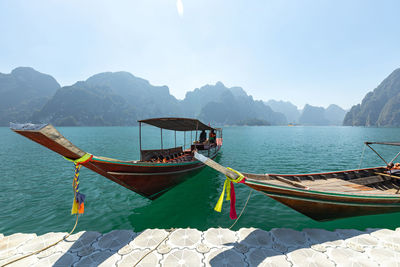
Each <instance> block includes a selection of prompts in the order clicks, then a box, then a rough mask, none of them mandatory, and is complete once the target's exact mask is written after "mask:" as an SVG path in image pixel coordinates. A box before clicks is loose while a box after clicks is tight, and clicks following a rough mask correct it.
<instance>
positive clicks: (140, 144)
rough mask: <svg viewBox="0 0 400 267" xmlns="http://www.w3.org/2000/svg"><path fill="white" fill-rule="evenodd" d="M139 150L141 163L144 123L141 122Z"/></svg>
mask: <svg viewBox="0 0 400 267" xmlns="http://www.w3.org/2000/svg"><path fill="white" fill-rule="evenodd" d="M139 148H140V161H142V123H141V122H139Z"/></svg>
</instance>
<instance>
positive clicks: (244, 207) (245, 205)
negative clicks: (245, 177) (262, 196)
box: [228, 189, 253, 230]
mask: <svg viewBox="0 0 400 267" xmlns="http://www.w3.org/2000/svg"><path fill="white" fill-rule="evenodd" d="M252 192H253V190H251V189H250V192H249V196H248V197H247V200H246V203H245V204H244V206H243V208H242V211H241V212H240V214H239V216H238V217H237V219H236V220H235V222H234V223H233V224H232V225H231V226H230V227H229V228H228V229H229V230H231V229H232V227H233V226H234V225H235V224H236V223H237V221H238V220H239V219H240V216H242V214H243V212H244V210H245V209H246V207H247V203H249V199H250V196H251V193H252Z"/></svg>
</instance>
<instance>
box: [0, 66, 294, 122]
mask: <svg viewBox="0 0 400 267" xmlns="http://www.w3.org/2000/svg"><path fill="white" fill-rule="evenodd" d="M0 99H1V100H0V114H1V115H0V125H2V126H6V125H8V123H9V122H10V121H12V122H27V121H30V122H34V123H52V124H54V125H61V126H80V125H87V126H102V125H110V126H112V125H136V124H137V120H139V119H145V118H150V117H165V116H180V117H197V118H200V119H201V120H203V121H204V122H205V123H209V122H211V123H216V124H223V125H285V124H286V123H287V120H286V117H285V115H283V114H282V113H279V112H274V111H273V110H272V109H271V108H270V107H269V106H267V105H265V104H264V103H263V102H262V101H256V100H254V99H253V97H252V96H249V95H248V94H247V93H246V92H245V91H244V90H243V89H242V88H240V87H232V88H227V87H226V86H225V85H224V84H223V83H221V82H218V83H216V84H215V85H205V86H203V87H201V88H197V89H195V90H194V91H190V92H187V94H186V97H185V99H184V100H177V99H176V98H175V97H174V96H172V95H171V94H170V92H169V88H168V87H167V86H153V85H151V84H150V83H149V82H148V81H146V80H144V79H141V78H138V77H135V76H134V75H132V74H130V73H128V72H114V73H112V72H105V73H99V74H96V75H94V76H92V77H90V78H88V79H87V80H86V81H80V82H77V83H75V84H73V85H71V86H64V87H60V85H59V84H58V83H57V81H56V80H55V79H54V78H53V77H51V76H50V75H46V74H42V73H40V72H37V71H35V70H34V69H32V68H25V67H24V68H22V67H21V68H17V69H15V70H13V71H12V72H11V73H10V74H1V73H0Z"/></svg>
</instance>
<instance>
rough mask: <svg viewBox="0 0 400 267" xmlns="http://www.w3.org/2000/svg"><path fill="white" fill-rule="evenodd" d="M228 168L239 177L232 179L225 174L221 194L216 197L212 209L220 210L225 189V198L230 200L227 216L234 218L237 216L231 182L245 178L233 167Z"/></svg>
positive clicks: (233, 189) (237, 181) (241, 181)
mask: <svg viewBox="0 0 400 267" xmlns="http://www.w3.org/2000/svg"><path fill="white" fill-rule="evenodd" d="M227 169H228V170H231V171H233V172H234V173H236V174H238V175H239V177H238V178H236V179H232V178H230V177H228V176H226V179H225V182H224V188H223V189H222V193H221V196H220V197H219V199H218V202H217V204H216V205H215V208H214V210H215V211H218V212H221V210H222V203H223V202H224V195H225V191H226V200H230V201H231V210H230V212H229V217H230V218H231V219H232V220H234V219H236V218H237V214H236V205H235V204H236V194H235V187H234V185H233V183H244V182H245V181H246V178H245V177H244V176H243V174H241V173H240V172H238V171H235V170H234V169H231V168H229V167H228V168H227Z"/></svg>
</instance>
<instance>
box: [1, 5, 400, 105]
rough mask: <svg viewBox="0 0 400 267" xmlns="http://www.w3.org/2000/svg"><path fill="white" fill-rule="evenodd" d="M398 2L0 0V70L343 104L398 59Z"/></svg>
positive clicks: (356, 98) (181, 91) (179, 92)
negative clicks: (119, 78)
mask: <svg viewBox="0 0 400 267" xmlns="http://www.w3.org/2000/svg"><path fill="white" fill-rule="evenodd" d="M180 2H181V5H180ZM178 7H179V8H178ZM399 10H400V1H388V0H383V1H368V0H363V1H356V0H347V1H338V0H336V1H324V0H315V1H295V0H291V1H289V0H288V1H286V0H276V1H271V0H264V1H261V0H260V1H237V0H230V1H223V0H212V1H211V0H201V1H198V0H178V1H177V0H158V1H155V0H142V1H134V0H126V1H119V0H114V1H102V0H64V1H61V0H35V1H28V0H25V1H19V0H0V72H3V73H9V72H10V71H11V70H12V69H13V68H15V67H18V66H31V67H33V68H35V69H37V70H38V71H40V72H44V73H48V74H51V75H52V76H53V77H55V78H56V79H57V80H58V81H59V82H60V83H61V84H62V85H69V84H72V83H74V82H75V81H77V80H85V79H87V78H88V77H89V76H91V75H93V74H96V73H99V72H104V71H120V70H124V71H128V72H131V73H132V74H134V75H135V76H139V77H142V78H145V79H147V80H149V81H150V82H151V83H152V84H154V85H168V86H169V88H170V91H171V93H172V94H173V95H175V96H176V97H177V98H180V99H182V98H184V96H185V92H186V91H189V90H193V89H194V88H198V87H201V86H203V85H205V84H214V83H216V82H217V81H222V82H223V83H224V84H225V85H227V86H241V87H243V88H244V90H246V91H247V92H248V93H249V94H251V95H252V96H253V97H254V98H255V99H262V100H268V99H276V100H286V101H291V102H292V103H294V104H296V105H298V106H299V107H300V108H302V107H303V106H304V104H305V103H309V104H312V105H317V106H325V107H326V106H328V105H329V104H331V103H335V104H338V105H340V106H342V107H343V108H350V107H351V106H352V105H353V104H357V103H359V102H360V101H361V99H362V98H363V97H364V95H365V94H366V93H367V92H368V91H370V90H373V89H374V88H375V87H376V86H377V85H378V84H379V83H380V82H381V81H382V80H383V79H384V78H385V77H386V76H388V75H389V74H390V73H391V72H392V71H393V70H394V69H396V68H399V67H400V16H399Z"/></svg>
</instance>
